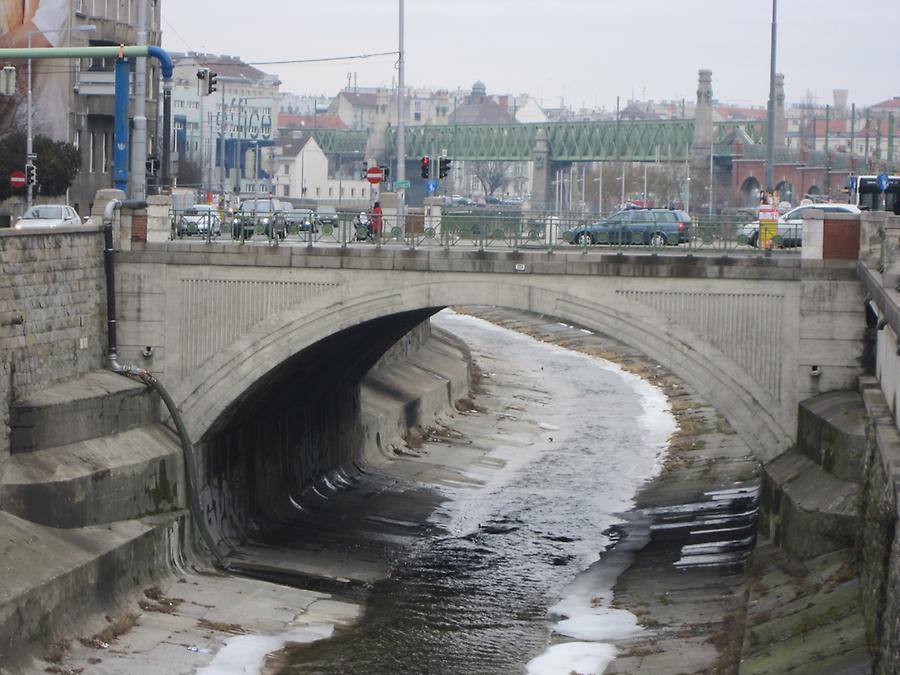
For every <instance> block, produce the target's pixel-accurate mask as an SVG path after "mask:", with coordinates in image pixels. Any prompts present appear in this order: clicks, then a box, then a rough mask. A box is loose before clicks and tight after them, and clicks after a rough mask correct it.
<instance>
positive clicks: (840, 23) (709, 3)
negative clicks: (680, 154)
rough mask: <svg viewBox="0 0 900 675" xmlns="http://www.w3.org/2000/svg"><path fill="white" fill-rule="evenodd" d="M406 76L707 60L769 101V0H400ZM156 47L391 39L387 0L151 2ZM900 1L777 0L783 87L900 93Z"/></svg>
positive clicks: (797, 93)
mask: <svg viewBox="0 0 900 675" xmlns="http://www.w3.org/2000/svg"><path fill="white" fill-rule="evenodd" d="M404 4H405V8H406V28H405V40H406V84H407V85H408V86H418V87H427V88H432V89H438V88H443V89H449V90H451V91H456V90H457V88H459V89H460V90H462V91H463V92H468V91H469V90H470V89H471V87H472V84H473V83H474V82H475V81H476V80H481V81H483V82H484V83H485V84H486V85H487V89H488V92H489V93H493V94H507V93H510V94H521V93H528V94H530V95H532V96H533V97H534V98H536V99H538V100H539V101H542V102H543V104H544V105H545V106H548V107H555V106H558V105H559V104H560V102H561V101H564V102H565V103H566V104H567V105H572V106H574V107H576V108H577V107H580V106H582V105H585V106H588V107H594V106H604V107H606V108H607V109H608V110H612V109H615V105H616V97H617V96H619V97H621V100H622V105H623V106H624V105H625V101H627V100H628V99H630V98H631V97H632V96H634V97H635V98H638V99H651V98H652V99H655V100H663V99H670V100H681V99H682V98H686V99H687V100H689V101H692V100H694V99H695V98H696V89H697V71H698V70H699V69H700V68H709V69H710V70H712V71H713V95H714V96H715V98H716V99H718V100H719V101H723V102H730V103H734V104H740V105H760V106H761V105H765V101H766V97H767V93H768V87H769V84H768V81H769V45H770V36H771V14H772V0H546V1H538V0H442V1H439V0H407V1H406V2H405V3H404ZM162 7H163V9H162V12H163V25H162V28H163V47H165V48H166V49H169V50H171V51H205V52H211V53H216V54H230V55H234V56H240V57H241V58H243V59H244V60H245V61H248V62H258V61H276V60H288V59H316V58H325V57H336V56H349V55H356V54H370V53H377V52H389V51H395V50H396V49H397V45H398V33H399V30H398V27H399V21H398V11H399V2H398V1H397V0H368V1H367V0H330V1H328V0H325V1H323V0H256V1H255V2H254V1H252V0H250V1H248V0H216V2H187V1H186V0H178V1H177V2H176V1H175V0H165V1H164V2H163V6H162ZM898 31H900V2H898V1H897V0H781V2H779V3H778V59H777V64H778V66H777V67H778V71H779V72H783V73H784V74H785V91H786V94H787V101H788V103H789V104H790V103H794V102H799V101H801V100H803V99H805V98H806V96H807V94H808V93H810V94H812V95H813V96H814V97H815V98H816V100H817V101H818V102H819V103H821V104H825V103H831V102H832V91H833V90H834V89H847V90H849V92H850V96H849V101H850V102H851V103H857V105H865V104H871V103H877V102H879V101H881V100H884V99H887V98H891V97H893V96H895V95H900V85H898V84H897V70H898V66H900V37H898ZM395 62H396V57H393V56H381V57H375V58H370V59H364V60H345V61H338V62H334V63H325V64H297V65H267V66H260V68H261V69H262V70H265V71H266V72H270V73H275V74H277V75H279V76H280V78H281V80H282V82H283V84H282V87H281V90H282V91H289V92H293V93H298V94H302V93H307V94H327V95H330V96H333V95H334V94H336V93H337V92H338V91H340V89H342V88H343V87H345V86H346V85H347V82H348V73H355V74H356V79H357V82H358V84H359V86H369V87H371V86H391V84H392V83H393V82H395V80H396V77H397V71H396V68H395Z"/></svg>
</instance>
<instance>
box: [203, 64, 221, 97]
mask: <svg viewBox="0 0 900 675" xmlns="http://www.w3.org/2000/svg"><path fill="white" fill-rule="evenodd" d="M218 76H219V74H218V73H214V72H213V71H211V70H208V72H207V75H206V93H207V94H211V93H213V92H214V91H216V79H217V78H218Z"/></svg>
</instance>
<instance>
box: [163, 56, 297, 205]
mask: <svg viewBox="0 0 900 675" xmlns="http://www.w3.org/2000/svg"><path fill="white" fill-rule="evenodd" d="M172 59H173V61H174V63H175V69H174V80H175V86H174V88H173V90H172V125H173V133H172V142H173V147H172V150H173V152H172V158H173V159H172V161H173V164H174V170H173V172H172V173H173V175H174V176H179V178H180V180H179V184H180V185H182V186H184V187H198V188H203V189H205V190H210V191H213V192H219V193H225V194H235V193H237V194H245V193H248V192H251V191H250V190H249V188H248V187H247V184H248V183H251V182H252V183H253V184H254V185H258V184H259V182H260V178H261V176H260V175H258V174H257V172H256V171H255V170H254V171H251V170H250V169H251V168H252V167H249V166H248V162H254V158H256V157H257V155H258V154H259V152H260V150H259V149H260V148H266V147H270V146H272V145H274V143H275V138H276V136H277V125H278V109H279V102H280V100H281V94H280V91H279V87H280V86H281V82H280V81H279V79H278V77H277V76H276V75H271V74H269V73H264V72H263V71H261V70H259V69H257V68H254V67H253V66H251V65H249V64H247V63H244V62H243V61H242V60H241V59H240V58H238V57H235V56H226V55H219V54H201V53H195V52H190V53H187V54H172ZM203 68H208V69H209V70H210V71H211V72H214V73H215V74H216V91H215V92H213V93H212V94H210V95H208V96H206V95H201V91H200V88H199V86H198V79H197V72H198V71H199V70H200V69H203ZM256 164H258V165H259V166H260V167H261V166H263V164H264V163H263V162H260V161H258V160H256ZM263 174H265V172H263ZM265 177H266V176H265V175H263V176H262V178H265ZM257 191H258V189H254V190H252V192H254V193H255V192H257Z"/></svg>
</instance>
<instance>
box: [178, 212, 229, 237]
mask: <svg viewBox="0 0 900 675" xmlns="http://www.w3.org/2000/svg"><path fill="white" fill-rule="evenodd" d="M210 226H212V234H213V236H214V237H218V236H219V235H220V234H222V219H221V218H220V217H219V212H218V210H217V209H216V208H215V207H214V206H212V205H211V204H195V205H194V206H192V207H191V208H189V209H186V210H185V211H184V213H182V214H181V217H180V218H179V220H178V236H179V237H184V236H190V235H192V234H201V235H204V236H205V235H206V233H207V231H208V228H209V227H210Z"/></svg>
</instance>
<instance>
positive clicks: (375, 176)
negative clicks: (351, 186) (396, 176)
mask: <svg viewBox="0 0 900 675" xmlns="http://www.w3.org/2000/svg"><path fill="white" fill-rule="evenodd" d="M383 179H384V171H382V170H381V167H380V166H372V167H369V168H368V169H366V180H367V181H369V182H370V183H371V184H372V185H377V184H378V183H380V182H381V181H382V180H383Z"/></svg>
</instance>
